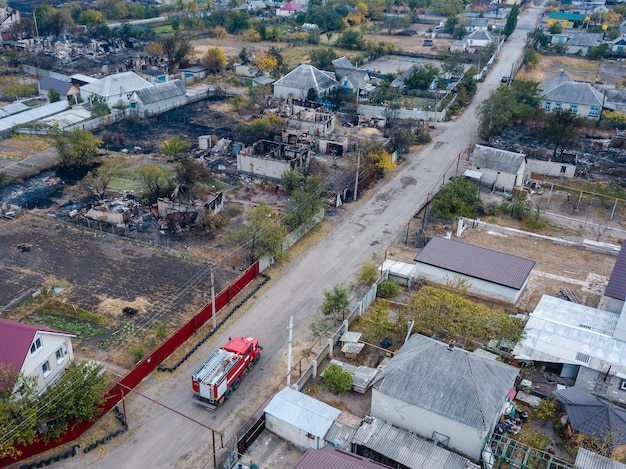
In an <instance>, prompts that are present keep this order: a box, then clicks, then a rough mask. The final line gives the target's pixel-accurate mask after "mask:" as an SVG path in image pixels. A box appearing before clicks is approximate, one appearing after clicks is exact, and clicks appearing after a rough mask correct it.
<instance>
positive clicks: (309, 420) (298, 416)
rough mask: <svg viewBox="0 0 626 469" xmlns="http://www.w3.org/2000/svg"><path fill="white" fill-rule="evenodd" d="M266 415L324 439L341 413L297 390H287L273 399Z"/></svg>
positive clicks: (266, 410)
mask: <svg viewBox="0 0 626 469" xmlns="http://www.w3.org/2000/svg"><path fill="white" fill-rule="evenodd" d="M265 413H266V414H269V415H271V416H274V417H276V418H278V419H280V420H283V421H284V422H287V423H289V424H291V425H293V426H295V427H297V428H300V429H302V430H304V431H306V432H307V433H310V434H311V435H314V436H316V437H319V438H323V437H324V435H326V432H328V429H329V428H330V426H331V425H332V424H333V421H334V420H335V418H337V416H338V415H339V414H340V413H341V411H340V410H338V409H335V408H334V407H331V406H329V405H328V404H326V403H324V402H321V401H318V400H317V399H313V398H312V397H310V396H307V395H306V394H303V393H301V392H298V391H296V390H295V389H292V388H285V389H283V390H282V391H280V392H279V393H278V394H276V395H275V396H274V397H273V398H272V400H271V401H270V403H269V404H268V405H267V407H265Z"/></svg>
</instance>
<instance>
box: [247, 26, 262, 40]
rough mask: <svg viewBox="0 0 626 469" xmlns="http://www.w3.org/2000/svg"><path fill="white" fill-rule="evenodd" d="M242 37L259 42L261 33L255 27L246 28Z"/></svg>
mask: <svg viewBox="0 0 626 469" xmlns="http://www.w3.org/2000/svg"><path fill="white" fill-rule="evenodd" d="M243 38H244V39H245V40H246V41H248V42H259V41H260V40H261V34H259V32H258V31H257V30H256V29H252V28H250V29H248V30H247V31H246V32H245V33H243Z"/></svg>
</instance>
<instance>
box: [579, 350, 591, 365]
mask: <svg viewBox="0 0 626 469" xmlns="http://www.w3.org/2000/svg"><path fill="white" fill-rule="evenodd" d="M576 360H577V361H579V362H583V363H587V364H589V362H590V361H591V357H590V356H589V355H587V354H584V353H580V352H579V353H577V354H576Z"/></svg>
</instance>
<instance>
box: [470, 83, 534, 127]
mask: <svg viewBox="0 0 626 469" xmlns="http://www.w3.org/2000/svg"><path fill="white" fill-rule="evenodd" d="M537 85H538V84H537V83H533V82H528V81H524V80H515V81H514V82H513V84H512V85H511V87H508V86H500V87H499V88H497V89H496V90H495V91H494V92H493V93H492V94H491V96H489V98H488V99H486V100H484V101H483V102H482V103H481V104H480V105H479V106H478V110H477V114H478V119H479V123H480V129H481V132H482V133H483V135H485V136H487V137H491V136H493V135H499V134H500V133H501V132H502V130H503V129H504V128H505V127H506V126H507V125H511V124H513V123H514V122H515V121H516V120H521V121H524V122H531V123H532V122H534V121H535V120H536V119H534V117H535V116H536V115H537V113H538V112H539V110H538V104H539V91H538V89H537Z"/></svg>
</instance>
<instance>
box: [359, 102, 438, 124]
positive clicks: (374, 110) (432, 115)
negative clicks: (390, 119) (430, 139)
mask: <svg viewBox="0 0 626 469" xmlns="http://www.w3.org/2000/svg"><path fill="white" fill-rule="evenodd" d="M388 112H389V111H388V110H387V108H386V107H385V106H369V105H366V104H360V105H359V106H357V113H358V114H359V115H368V116H374V117H379V118H383V117H386V114H387V113H388ZM445 118H446V112H445V111H442V112H435V111H421V110H418V109H399V110H398V119H415V120H418V121H419V120H424V121H431V122H433V121H434V122H438V121H442V120H444V119H445Z"/></svg>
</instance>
